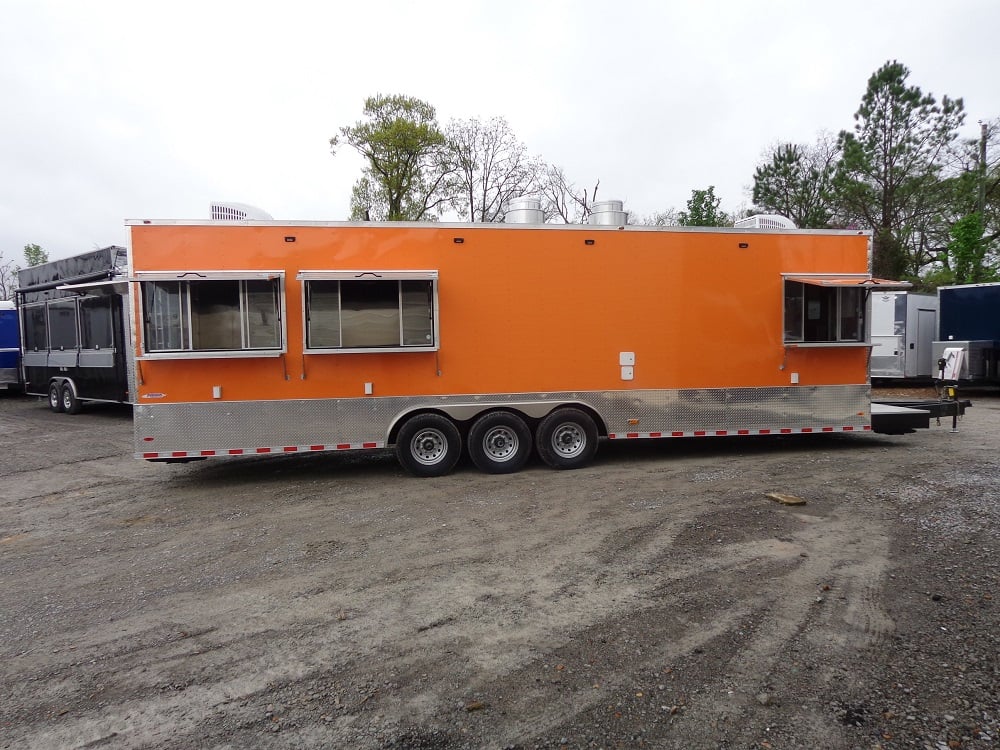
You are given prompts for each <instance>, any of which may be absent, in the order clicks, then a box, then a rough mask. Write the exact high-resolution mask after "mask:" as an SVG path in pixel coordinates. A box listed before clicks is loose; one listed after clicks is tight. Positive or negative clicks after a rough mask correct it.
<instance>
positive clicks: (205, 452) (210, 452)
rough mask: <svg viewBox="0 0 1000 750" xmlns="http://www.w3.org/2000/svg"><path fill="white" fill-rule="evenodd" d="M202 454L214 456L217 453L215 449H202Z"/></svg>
mask: <svg viewBox="0 0 1000 750" xmlns="http://www.w3.org/2000/svg"><path fill="white" fill-rule="evenodd" d="M201 455H203V456H214V455H215V451H202V452H201Z"/></svg>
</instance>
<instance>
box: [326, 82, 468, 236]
mask: <svg viewBox="0 0 1000 750" xmlns="http://www.w3.org/2000/svg"><path fill="white" fill-rule="evenodd" d="M341 143H346V144H347V145H349V146H350V147H351V148H353V149H355V150H356V151H357V152H358V153H359V154H361V155H362V156H363V157H364V158H365V160H366V161H367V165H366V167H365V170H364V174H363V175H362V177H361V180H359V182H358V183H356V184H355V187H354V190H353V193H352V218H356V219H357V218H362V217H366V218H368V219H371V220H384V221H419V220H421V219H426V218H429V217H430V216H432V215H433V213H434V211H436V210H437V211H439V210H440V209H441V207H442V206H443V205H444V204H445V203H446V202H447V200H448V195H447V194H446V192H442V191H441V189H440V188H441V187H442V185H443V184H444V183H445V180H446V177H447V176H448V170H447V167H446V166H445V165H446V164H447V161H446V158H445V156H446V154H445V151H444V147H445V137H444V134H443V133H442V132H441V129H440V127H439V126H438V123H437V119H436V113H435V110H434V107H432V106H431V105H430V104H428V103H427V102H424V101H421V100H420V99H416V98H414V97H410V96H403V95H399V94H396V95H390V96H385V95H382V94H378V95H376V96H373V97H369V98H368V99H366V100H365V106H364V118H363V119H361V120H359V121H358V122H356V123H355V124H354V125H350V126H345V127H342V128H340V134H339V135H336V136H334V137H333V138H331V139H330V150H331V153H333V154H336V151H337V148H338V147H339V146H340V145H341Z"/></svg>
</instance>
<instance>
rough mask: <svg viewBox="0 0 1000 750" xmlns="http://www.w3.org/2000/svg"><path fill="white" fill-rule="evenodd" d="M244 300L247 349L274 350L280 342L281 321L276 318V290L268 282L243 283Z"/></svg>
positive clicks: (256, 280)
mask: <svg viewBox="0 0 1000 750" xmlns="http://www.w3.org/2000/svg"><path fill="white" fill-rule="evenodd" d="M242 284H243V294H244V299H245V300H246V309H245V310H244V315H245V319H246V336H245V340H246V346H247V348H248V349H274V348H276V347H277V346H278V345H279V342H280V341H281V321H280V320H279V318H278V315H277V310H278V288H277V287H276V286H275V285H274V284H273V283H272V282H270V281H265V280H263V279H254V280H250V281H244V282H242Z"/></svg>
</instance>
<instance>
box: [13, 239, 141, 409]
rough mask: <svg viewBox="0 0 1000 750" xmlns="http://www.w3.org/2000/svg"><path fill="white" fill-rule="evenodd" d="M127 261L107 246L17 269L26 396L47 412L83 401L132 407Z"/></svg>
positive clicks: (132, 360) (116, 248) (120, 249)
mask: <svg viewBox="0 0 1000 750" xmlns="http://www.w3.org/2000/svg"><path fill="white" fill-rule="evenodd" d="M127 272H128V258H127V251H126V249H125V248H124V247H119V246H117V245H112V246H109V247H104V248H100V249H98V250H94V251H91V252H87V253H81V254H79V255H74V256H72V257H70V258H63V259H60V260H54V261H49V262H48V263H43V264H41V265H37V266H32V267H30V268H25V269H22V270H20V271H18V274H17V277H18V288H17V289H16V290H15V296H16V299H17V303H18V308H19V311H20V317H21V367H22V373H23V378H24V389H25V392H26V393H29V394H33V395H39V396H46V397H47V398H48V399H49V405H50V407H51V408H52V409H53V411H57V412H60V411H65V412H70V413H74V412H76V411H78V410H79V409H80V408H81V406H82V405H83V404H84V403H86V402H88V401H103V402H114V403H130V399H131V393H132V391H131V390H130V386H131V383H132V382H133V381H134V376H133V375H132V373H131V368H132V367H134V363H135V358H134V350H135V348H134V344H133V343H132V340H131V329H132V327H131V323H130V322H128V318H129V317H130V314H131V306H130V305H129V303H128V301H127V300H128V280H127Z"/></svg>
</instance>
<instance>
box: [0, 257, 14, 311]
mask: <svg viewBox="0 0 1000 750" xmlns="http://www.w3.org/2000/svg"><path fill="white" fill-rule="evenodd" d="M17 270H18V266H17V264H16V263H15V262H14V261H13V260H8V259H7V258H5V257H4V256H3V254H2V253H0V300H8V299H13V297H14V290H15V289H16V288H17Z"/></svg>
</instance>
